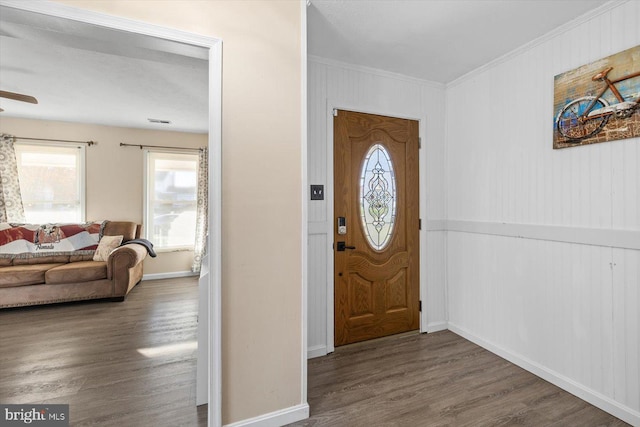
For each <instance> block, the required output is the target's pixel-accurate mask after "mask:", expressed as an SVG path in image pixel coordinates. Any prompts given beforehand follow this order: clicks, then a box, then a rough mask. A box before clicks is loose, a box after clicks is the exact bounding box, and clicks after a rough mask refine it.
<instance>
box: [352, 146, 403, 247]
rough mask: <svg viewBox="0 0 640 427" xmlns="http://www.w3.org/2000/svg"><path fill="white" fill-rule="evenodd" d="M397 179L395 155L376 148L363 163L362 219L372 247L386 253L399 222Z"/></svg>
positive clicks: (361, 189)
mask: <svg viewBox="0 0 640 427" xmlns="http://www.w3.org/2000/svg"><path fill="white" fill-rule="evenodd" d="M396 197H397V195H396V179H395V175H394V172H393V164H392V162H391V155H390V154H389V152H388V151H387V149H386V148H385V147H384V145H382V144H375V145H374V146H372V147H371V148H370V149H369V152H368V153H367V155H366V156H365V158H364V161H363V162H362V171H361V172H360V218H361V220H362V226H363V228H364V232H365V236H366V238H367V241H368V242H369V245H371V247H372V248H373V249H375V250H377V251H381V250H383V249H384V248H385V247H386V246H387V245H388V244H389V242H390V241H391V237H392V235H393V226H394V224H395V222H396Z"/></svg>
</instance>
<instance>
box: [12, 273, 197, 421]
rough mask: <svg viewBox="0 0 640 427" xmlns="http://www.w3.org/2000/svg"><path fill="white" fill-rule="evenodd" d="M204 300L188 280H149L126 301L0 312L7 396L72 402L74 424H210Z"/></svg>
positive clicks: (19, 400) (25, 401) (26, 400)
mask: <svg viewBox="0 0 640 427" xmlns="http://www.w3.org/2000/svg"><path fill="white" fill-rule="evenodd" d="M197 299H198V289H197V280H196V279H194V278H183V279H166V280H157V281H146V282H142V283H141V284H139V285H138V286H136V287H135V288H134V289H133V290H132V292H131V293H130V294H129V296H128V297H127V299H126V301H124V302H85V303H73V304H58V305H50V306H41V307H27V308H18V309H9V310H0V367H1V368H0V402H2V403H5V404H6V403H16V404H29V403H31V404H35V403H37V404H40V403H50V404H55V403H63V404H69V405H70V418H71V423H70V424H71V425H72V426H85V425H96V426H121V427H128V426H133V427H137V426H168V427H169V426H170V427H174V426H206V418H207V414H206V406H204V407H200V408H198V409H196V406H195V402H196V396H195V393H196V389H195V384H196V341H197V339H196V315H197V307H198V300H197ZM144 353H146V355H145V354H144Z"/></svg>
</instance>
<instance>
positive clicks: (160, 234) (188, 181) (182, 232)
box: [144, 150, 198, 249]
mask: <svg viewBox="0 0 640 427" xmlns="http://www.w3.org/2000/svg"><path fill="white" fill-rule="evenodd" d="M146 158H147V164H146V167H147V172H146V180H147V183H146V186H145V187H146V207H145V217H146V224H145V227H144V229H145V230H146V235H147V239H149V240H150V241H151V242H152V243H153V244H154V245H155V247H156V248H158V249H192V248H193V246H194V243H195V235H196V206H197V200H198V197H197V194H198V155H197V154H191V153H176V152H161V151H151V150H149V151H147V155H146Z"/></svg>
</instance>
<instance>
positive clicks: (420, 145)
mask: <svg viewBox="0 0 640 427" xmlns="http://www.w3.org/2000/svg"><path fill="white" fill-rule="evenodd" d="M421 148H422V138H421V137H418V150H419V149H421Z"/></svg>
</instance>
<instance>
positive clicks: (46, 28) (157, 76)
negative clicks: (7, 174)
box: [0, 7, 208, 133]
mask: <svg viewBox="0 0 640 427" xmlns="http://www.w3.org/2000/svg"><path fill="white" fill-rule="evenodd" d="M207 58H208V51H207V49H204V48H200V47H195V46H190V45H186V44H182V43H176V42H171V41H167V40H161V39H157V38H153V37H148V36H142V35H137V34H131V33H127V32H122V31H116V30H111V29H106V28H103V27H98V26H94V25H88V24H84V23H79V22H76V21H71V20H66V19H60V18H53V17H50V16H45V15H41V14H37V13H32V12H26V11H19V10H16V9H12V8H9V7H0V90H5V91H9V92H17V93H22V94H26V95H31V96H34V97H36V98H37V99H38V104H37V105H33V104H28V103H24V102H19V101H13V100H9V99H4V98H0V107H1V108H3V109H4V110H5V111H4V112H2V113H0V115H1V116H0V118H1V117H5V116H7V117H24V118H39V119H47V120H60V121H71V122H81V123H96V124H105V125H114V126H123V127H134V128H149V129H159V130H172V131H186V132H198V133H206V132H208V60H207ZM149 118H152V119H160V120H169V121H170V122H171V123H170V124H168V125H165V124H153V123H150V122H149V121H148V119H149Z"/></svg>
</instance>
